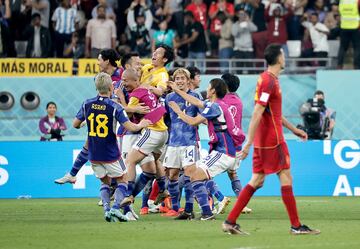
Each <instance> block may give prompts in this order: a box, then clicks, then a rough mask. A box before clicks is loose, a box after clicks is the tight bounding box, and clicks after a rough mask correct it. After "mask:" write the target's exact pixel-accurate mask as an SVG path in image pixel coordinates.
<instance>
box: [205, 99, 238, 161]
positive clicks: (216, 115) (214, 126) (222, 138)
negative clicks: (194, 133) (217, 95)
mask: <svg viewBox="0 0 360 249" xmlns="http://www.w3.org/2000/svg"><path fill="white" fill-rule="evenodd" d="M219 102H220V101H219ZM225 108H228V106H227V105H226V104H225V103H223V104H222V106H220V104H219V103H216V102H214V103H212V102H209V101H206V102H205V109H204V111H203V112H202V113H201V115H202V116H204V117H205V118H206V119H208V131H209V137H210V142H209V144H210V146H211V150H216V151H218V152H221V153H224V154H227V155H229V156H232V157H234V156H235V154H236V148H235V145H234V141H233V139H232V138H231V135H230V133H229V131H228V125H227V122H234V121H233V120H226V118H225V114H224V112H225V111H226V110H225Z"/></svg>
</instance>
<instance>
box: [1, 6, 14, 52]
mask: <svg viewBox="0 0 360 249" xmlns="http://www.w3.org/2000/svg"><path fill="white" fill-rule="evenodd" d="M2 4H3V3H2V2H1V3H0V6H1V7H3V8H0V10H1V11H0V58H2V57H9V56H15V54H16V53H15V47H14V41H13V39H12V37H11V33H10V28H9V22H8V20H9V19H10V17H11V10H10V0H5V2H4V5H2Z"/></svg>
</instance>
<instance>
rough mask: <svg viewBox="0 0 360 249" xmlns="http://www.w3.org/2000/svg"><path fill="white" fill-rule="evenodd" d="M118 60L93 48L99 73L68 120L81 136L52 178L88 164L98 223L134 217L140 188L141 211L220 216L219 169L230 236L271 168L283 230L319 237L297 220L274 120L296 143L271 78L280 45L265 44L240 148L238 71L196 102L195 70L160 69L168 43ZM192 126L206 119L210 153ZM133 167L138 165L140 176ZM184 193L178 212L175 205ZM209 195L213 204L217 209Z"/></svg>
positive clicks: (169, 57)
mask: <svg viewBox="0 0 360 249" xmlns="http://www.w3.org/2000/svg"><path fill="white" fill-rule="evenodd" d="M119 59H120V58H119V56H118V55H117V54H116V52H115V51H114V50H111V49H110V50H104V51H101V52H100V54H99V57H98V62H99V67H100V71H101V72H100V73H99V74H98V75H97V76H96V77H95V85H96V89H97V92H98V95H97V96H96V97H94V98H91V99H88V100H86V101H85V102H84V103H83V104H82V106H81V108H80V110H79V112H78V113H77V115H76V118H75V120H74V122H73V126H74V127H75V128H80V127H82V126H84V125H85V124H86V125H87V129H88V137H87V141H86V143H85V145H84V147H83V149H82V150H81V152H80V153H79V155H78V157H77V159H76V160H75V162H74V165H73V168H72V169H71V171H70V173H67V174H66V175H65V176H64V177H62V178H60V179H57V180H55V182H56V183H59V184H63V183H67V182H71V183H74V182H75V181H76V174H77V173H78V171H79V170H80V168H81V167H82V166H83V165H84V164H85V163H86V162H87V161H88V160H89V161H90V162H91V165H92V169H93V171H94V173H95V176H96V177H97V178H99V179H100V180H101V187H100V196H101V204H102V206H103V208H104V217H105V220H106V221H109V222H111V221H131V220H137V219H138V218H139V217H138V215H137V214H136V213H135V211H134V209H133V205H132V204H133V202H134V197H136V196H137V195H138V194H139V193H140V192H141V191H143V197H142V202H143V203H142V208H141V210H140V214H142V215H145V214H147V213H149V212H163V213H164V214H163V215H164V216H168V217H175V219H176V220H191V219H194V218H195V215H194V211H193V205H194V200H196V201H197V203H198V205H199V207H200V209H201V216H200V217H199V219H200V220H204V221H205V220H212V219H215V215H216V214H219V213H224V212H225V208H226V206H227V205H228V204H229V202H230V199H229V198H228V197H225V196H224V195H223V194H222V193H221V191H220V189H219V186H218V185H217V184H216V183H215V182H214V181H213V178H214V177H215V176H217V175H219V174H221V173H223V172H227V174H228V176H229V179H230V180H231V186H232V189H233V191H234V193H235V195H236V196H238V199H237V201H236V203H235V206H234V207H233V209H232V211H231V212H230V213H229V215H228V217H227V219H226V221H225V222H224V223H223V225H222V229H223V231H224V232H226V233H230V234H248V233H247V232H244V231H243V230H242V229H241V228H240V226H239V225H238V224H236V220H237V218H238V217H239V215H240V214H241V212H244V213H247V212H251V209H249V208H248V207H247V204H248V202H249V200H250V198H251V197H252V195H253V194H254V193H255V191H256V190H257V189H259V188H261V186H262V185H263V183H264V180H265V176H266V175H268V174H274V173H276V174H277V175H278V176H279V180H280V183H281V195H282V200H283V202H284V204H285V207H286V209H287V212H288V215H289V219H290V223H291V229H290V232H291V233H292V234H318V233H320V231H319V230H316V229H310V228H309V227H307V226H306V225H303V224H301V223H300V220H299V218H298V213H297V208H296V201H295V198H294V194H293V191H292V178H291V174H290V159H289V152H288V149H287V145H286V143H285V140H284V137H283V131H282V126H285V127H286V128H288V129H290V130H291V131H292V132H293V133H294V134H295V135H297V136H299V137H300V138H302V139H304V140H306V139H307V134H306V133H305V132H304V131H302V130H299V129H297V128H295V127H294V126H292V125H291V124H290V123H289V122H288V121H287V120H286V119H285V118H284V117H283V116H282V112H281V104H282V100H281V90H280V85H279V81H278V76H279V74H280V72H281V70H282V69H283V68H284V66H285V58H284V53H283V51H282V49H281V46H279V45H276V44H272V45H269V46H268V47H267V49H266V51H265V59H266V61H267V64H268V69H267V70H266V71H265V72H263V73H262V74H261V75H260V78H259V80H258V82H257V87H256V93H255V108H254V113H253V116H252V118H251V121H250V125H249V131H248V136H247V142H246V144H245V145H244V146H243V142H244V141H245V135H244V133H243V131H242V126H241V120H242V109H243V106H242V102H241V99H240V98H239V97H238V95H237V94H236V91H237V90H238V88H239V85H240V80H239V78H238V77H237V76H235V75H233V74H230V73H226V74H223V75H222V76H221V78H214V79H212V80H210V82H209V85H208V88H207V91H206V99H205V100H204V99H203V98H202V97H201V96H200V95H199V94H198V93H197V92H196V91H195V89H196V88H198V87H199V84H200V78H199V77H200V71H199V70H198V69H197V68H196V67H188V68H178V69H176V70H175V71H173V72H172V74H171V76H170V77H169V74H168V71H167V69H166V67H165V66H166V65H167V64H169V63H171V62H172V61H173V59H174V52H173V50H172V49H171V48H170V47H168V46H166V45H160V46H158V47H157V48H156V50H155V51H154V53H153V56H152V61H151V64H147V65H144V66H142V64H141V60H140V57H139V56H138V54H136V53H131V54H126V55H124V56H123V57H122V58H121V67H117V63H116V61H118V60H119ZM200 124H205V125H207V127H208V132H209V139H210V141H209V145H210V150H209V154H208V156H206V157H205V158H200V147H199V136H198V126H199V125H200ZM117 138H118V139H117ZM117 140H119V143H118V141H117ZM252 144H254V156H253V175H252V178H251V180H250V182H249V183H248V184H247V185H246V186H245V187H244V188H242V187H241V183H240V180H239V178H238V176H237V173H236V170H237V169H238V167H239V165H240V161H241V160H243V159H245V158H246V157H247V155H248V153H249V149H250V147H251V145H252ZM137 165H138V166H140V167H141V169H142V173H141V174H140V175H139V176H136V166H137ZM182 189H184V193H185V206H184V208H181V206H180V199H181V193H182ZM112 196H113V197H114V201H113V204H112V205H111V197H112ZM212 197H215V198H216V199H217V201H218V207H217V209H216V208H214V201H212Z"/></svg>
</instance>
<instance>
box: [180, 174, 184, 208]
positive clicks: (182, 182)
mask: <svg viewBox="0 0 360 249" xmlns="http://www.w3.org/2000/svg"><path fill="white" fill-rule="evenodd" d="M184 187H185V175H184V174H180V176H179V203H181V195H182V192H183V188H184Z"/></svg>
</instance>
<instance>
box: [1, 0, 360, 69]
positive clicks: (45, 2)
mask: <svg viewBox="0 0 360 249" xmlns="http://www.w3.org/2000/svg"><path fill="white" fill-rule="evenodd" d="M349 1H352V0H349ZM353 1H354V2H355V3H357V0H353ZM359 2H360V1H359ZM358 6H359V5H358ZM340 20H341V18H340V14H339V2H338V1H337V0H228V1H227V0H1V5H0V23H1V26H0V34H1V39H0V57H16V56H17V50H16V47H17V46H16V42H18V41H27V43H26V53H25V54H26V57H32V58H34V57H40V58H47V57H58V58H63V57H67V58H74V59H77V58H84V57H86V58H96V57H97V55H98V54H99V52H100V51H101V50H102V49H106V48H114V49H116V50H117V51H118V52H119V53H120V54H124V53H127V52H129V51H136V52H138V53H139V54H140V56H141V57H150V56H151V53H152V51H154V48H155V46H156V45H157V44H160V43H165V44H167V45H169V46H171V47H173V48H174V50H175V52H176V54H177V56H179V57H181V58H194V59H203V58H206V57H214V58H220V59H228V58H242V59H253V58H263V51H264V49H265V47H266V46H267V45H268V44H269V43H280V44H282V45H283V49H284V51H285V53H286V54H288V51H289V50H288V47H287V41H288V40H296V41H301V51H302V53H301V57H327V56H328V53H329V45H328V40H336V39H339V40H341V39H342V40H344V39H346V41H342V40H341V44H340V45H341V46H340V53H339V58H338V60H339V67H341V66H342V64H343V57H344V55H345V53H346V50H347V49H348V47H349V43H350V42H352V46H353V48H354V67H355V68H359V64H360V63H359V60H360V56H359V46H360V33H359V27H356V28H355V29H354V30H355V32H353V33H354V34H350V33H348V34H344V35H342V28H341V26H340ZM342 36H343V37H342ZM342 50H343V51H342ZM222 63H223V64H226V63H227V62H226V61H224V62H222ZM223 66H226V65H223ZM239 66H242V65H239ZM245 66H246V65H245Z"/></svg>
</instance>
